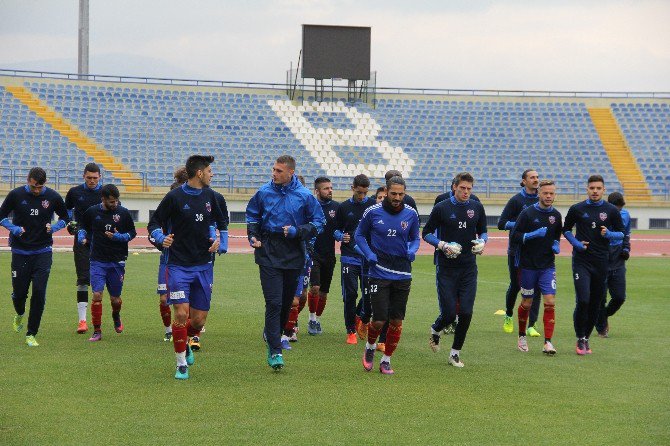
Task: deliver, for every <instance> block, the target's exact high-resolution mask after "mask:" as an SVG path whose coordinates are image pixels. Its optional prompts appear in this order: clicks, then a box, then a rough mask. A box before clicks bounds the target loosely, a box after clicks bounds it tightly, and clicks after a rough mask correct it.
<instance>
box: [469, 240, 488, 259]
mask: <svg viewBox="0 0 670 446" xmlns="http://www.w3.org/2000/svg"><path fill="white" fill-rule="evenodd" d="M471 241H472V249H471V251H472V253H473V254H477V255H480V254H482V253H483V252H484V247H485V246H486V241H485V240H484V239H481V238H478V239H474V240H471Z"/></svg>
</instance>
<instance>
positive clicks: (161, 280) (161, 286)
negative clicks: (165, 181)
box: [149, 167, 188, 342]
mask: <svg viewBox="0 0 670 446" xmlns="http://www.w3.org/2000/svg"><path fill="white" fill-rule="evenodd" d="M173 177H174V183H172V185H171V186H170V190H173V189H176V188H178V187H180V186H181V185H182V184H184V183H186V182H187V181H188V174H187V173H186V167H180V168H179V169H177V170H176V171H175V172H174V175H173ZM163 234H165V230H164V231H163ZM165 235H167V234H165ZM149 242H150V243H151V244H152V245H154V246H155V247H156V249H158V250H159V251H160V252H161V255H160V259H159V261H158V286H157V287H156V293H157V294H158V310H159V313H160V316H161V320H162V321H163V327H165V334H164V335H163V341H165V342H170V341H171V340H172V311H170V305H169V304H168V303H167V300H168V294H167V293H168V291H167V277H166V276H165V265H166V264H167V251H166V250H164V249H163V244H162V243H156V240H155V239H154V238H153V237H152V236H151V234H149Z"/></svg>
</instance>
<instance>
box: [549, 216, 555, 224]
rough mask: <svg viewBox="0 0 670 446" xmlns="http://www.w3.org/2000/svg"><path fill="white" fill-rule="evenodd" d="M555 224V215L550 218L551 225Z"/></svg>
mask: <svg viewBox="0 0 670 446" xmlns="http://www.w3.org/2000/svg"><path fill="white" fill-rule="evenodd" d="M554 223H556V217H554V216H553V215H550V216H549V224H550V225H553V224H554Z"/></svg>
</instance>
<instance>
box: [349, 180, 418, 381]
mask: <svg viewBox="0 0 670 446" xmlns="http://www.w3.org/2000/svg"><path fill="white" fill-rule="evenodd" d="M405 187H406V186H405V180H403V179H402V177H400V176H394V177H391V178H390V179H389V180H388V181H387V182H386V188H387V196H386V198H385V199H384V201H382V202H381V203H379V204H375V205H374V206H371V207H370V208H368V209H367V210H366V211H365V213H364V214H363V218H362V219H361V222H360V224H359V225H358V228H357V229H356V233H355V237H354V239H355V242H356V244H357V245H358V246H359V247H360V249H361V251H363V253H364V254H365V258H366V260H367V262H368V265H369V284H368V286H369V289H370V301H371V306H372V322H371V323H370V325H369V328H368V333H367V334H368V336H367V343H366V344H365V350H364V352H363V368H364V369H365V370H366V371H370V370H372V367H373V363H374V356H375V350H376V347H377V346H376V343H377V337H378V336H379V332H380V330H381V329H382V327H383V326H384V324H385V323H386V322H388V323H389V325H388V330H387V333H386V349H385V351H384V355H383V356H382V359H381V361H380V363H379V371H380V372H381V373H382V374H384V375H392V374H393V373H394V372H393V369H392V368H391V356H392V355H393V352H394V351H395V349H396V347H397V346H398V342H399V341H400V334H401V333H402V321H403V319H405V311H406V309H407V300H408V297H409V291H410V286H411V284H412V262H413V261H414V259H415V257H416V252H417V251H418V250H419V245H420V243H421V239H420V237H419V214H418V213H417V212H416V210H415V209H414V208H412V207H411V206H409V205H407V204H403V198H404V196H405ZM368 240H370V243H369V244H368Z"/></svg>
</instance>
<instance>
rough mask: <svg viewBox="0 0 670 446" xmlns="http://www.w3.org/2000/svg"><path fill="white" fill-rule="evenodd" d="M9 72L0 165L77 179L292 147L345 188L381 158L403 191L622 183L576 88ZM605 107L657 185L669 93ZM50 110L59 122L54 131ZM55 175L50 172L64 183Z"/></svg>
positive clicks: (229, 183) (264, 172) (158, 171)
mask: <svg viewBox="0 0 670 446" xmlns="http://www.w3.org/2000/svg"><path fill="white" fill-rule="evenodd" d="M20 83H21V84H22V87H23V88H22V89H21V88H20V87H17V86H16V85H17V81H16V80H13V83H8V82H3V80H2V79H0V100H1V101H0V125H1V126H2V128H1V130H0V150H1V152H2V164H1V165H0V167H3V168H6V169H9V168H14V169H18V168H23V167H28V166H29V165H32V164H39V165H45V166H48V167H49V168H51V169H54V170H56V171H61V170H63V171H65V170H69V171H70V174H71V175H74V176H75V177H76V178H78V172H76V173H73V172H72V166H73V165H77V166H82V165H84V164H85V163H86V162H89V161H96V162H99V163H101V164H102V165H103V167H104V168H105V169H106V170H107V171H108V172H110V174H111V175H114V176H115V177H116V178H117V179H118V180H119V181H121V182H123V183H124V185H125V186H126V188H127V190H139V185H140V184H141V185H142V187H144V188H146V187H159V188H160V187H167V186H168V185H169V184H170V183H171V181H172V171H173V170H174V168H175V166H176V165H178V164H179V163H180V162H181V161H182V160H184V159H186V157H187V156H188V155H189V154H192V153H194V152H202V153H210V154H213V155H214V156H215V157H216V158H217V161H218V162H217V166H218V168H219V172H221V171H222V172H223V173H222V174H221V175H218V176H217V178H216V181H215V186H218V187H228V188H254V187H257V186H258V185H259V184H261V183H262V182H264V181H267V180H268V178H269V166H270V165H271V164H272V161H273V160H274V159H275V158H276V157H277V156H278V155H279V154H282V153H291V154H293V155H294V156H295V157H296V159H297V161H298V165H299V166H300V173H301V174H302V175H304V176H306V177H308V178H310V177H311V178H313V177H316V176H319V175H324V174H325V175H329V176H331V177H332V178H333V179H334V183H335V184H334V186H335V187H336V188H337V189H347V188H348V186H349V184H350V181H351V177H352V176H353V175H355V174H357V173H360V172H364V173H368V174H369V175H371V176H372V177H374V178H380V177H381V176H382V175H383V173H384V171H385V170H387V169H389V168H397V169H399V170H401V171H403V172H404V174H405V175H406V176H408V177H411V178H413V180H414V181H413V190H415V191H416V190H418V191H430V192H436V191H441V190H442V189H443V188H444V186H445V185H446V184H447V182H448V180H449V179H450V178H451V176H452V175H453V174H454V173H455V172H458V171H461V170H469V171H470V172H472V173H473V175H474V176H475V178H477V179H481V180H482V181H484V183H485V185H486V186H485V187H484V186H483V185H482V184H481V182H480V183H479V190H482V189H486V193H494V194H495V193H500V194H508V193H510V192H511V191H513V190H514V189H515V188H516V187H517V184H518V183H517V180H516V179H517V177H518V175H519V172H520V171H521V170H523V169H524V168H525V167H527V166H534V167H535V168H536V169H538V171H540V172H541V173H542V174H543V175H545V176H551V177H552V178H553V179H554V180H556V181H557V182H558V183H559V184H562V185H564V187H565V189H566V190H570V191H572V190H573V189H574V187H575V185H580V186H581V185H582V184H583V181H584V179H585V178H586V177H587V176H588V175H589V174H590V173H593V172H598V173H601V174H603V175H604V176H605V178H606V179H607V181H608V190H610V191H613V190H620V189H621V187H622V185H621V183H624V184H623V185H624V186H626V181H633V180H630V179H628V178H623V179H622V172H626V171H628V170H630V169H627V168H625V167H624V168H621V167H619V168H618V170H617V169H616V168H615V167H614V166H613V163H612V162H611V160H613V159H614V158H612V155H611V153H608V151H606V149H605V147H604V145H603V141H602V140H601V136H602V134H601V135H599V131H598V130H597V129H596V126H595V125H594V120H593V119H592V116H591V115H590V111H591V110H590V109H589V108H587V102H586V100H585V101H580V100H571V101H567V100H566V101H560V100H542V99H537V98H536V99H535V100H533V101H529V100H523V98H514V97H508V98H497V99H487V98H482V99H480V98H474V99H472V100H458V99H454V98H448V97H444V98H443V97H439V98H435V97H431V96H428V95H425V96H421V97H417V98H416V99H412V98H407V97H402V96H400V95H396V96H394V95H384V96H380V97H379V98H378V99H377V101H376V104H375V105H376V107H372V106H371V105H370V104H367V103H363V102H357V103H356V104H347V103H345V102H344V101H342V100H339V101H338V100H333V101H330V102H321V103H319V102H311V101H309V98H307V99H308V100H307V101H305V102H302V103H299V104H296V103H292V102H291V101H289V99H288V97H287V96H286V95H285V94H284V92H283V91H280V90H275V91H272V90H267V89H266V90H262V89H251V88H248V89H240V88H238V89H226V88H213V87H196V86H178V87H176V86H167V85H140V84H122V83H112V82H87V81H77V80H67V81H66V80H50V79H39V80H35V79H31V80H23V79H21V82H20ZM10 84H11V85H12V86H10ZM24 92H25V94H24ZM21 95H24V96H23V97H22V96H21ZM30 101H33V102H32V104H33V105H30V104H31V102H30ZM26 104H28V105H26ZM611 108H612V112H613V113H611V114H612V116H613V119H612V120H613V121H614V118H615V120H616V121H614V122H615V124H616V122H618V123H619V124H620V126H621V132H622V134H624V135H625V138H624V140H625V141H627V143H628V147H630V149H629V150H628V149H627V152H629V153H631V154H632V155H633V156H634V158H635V159H634V161H633V162H634V163H635V160H637V162H638V165H639V167H638V170H639V171H640V172H641V174H640V183H644V182H645V181H646V182H648V183H649V184H651V185H652V190H651V192H653V193H654V194H657V195H665V194H667V187H668V186H667V183H668V180H669V178H670V177H669V176H668V165H669V161H670V160H669V159H668V158H669V155H668V128H669V123H670V119H669V115H670V111H669V108H668V105H667V104H661V105H659V104H653V106H652V104H641V105H639V104H636V105H635V106H633V105H632V104H630V103H615V104H612V107H611ZM52 111H53V114H50V113H51V112H52ZM40 114H42V118H40ZM50 116H51V118H49V117H50ZM49 119H52V120H53V119H55V120H56V123H57V124H58V122H60V123H61V124H62V125H64V126H65V127H63V128H64V129H65V130H64V131H57V130H55V128H56V126H54V125H53V124H52V125H48V124H47V122H49ZM59 120H60V121H59ZM63 175H64V176H63V177H62V181H61V182H70V181H71V179H72V178H70V177H69V176H67V174H65V173H63ZM3 181H4V180H3ZM377 182H378V181H377ZM134 187H136V188H137V189H133V188H134ZM626 187H627V186H626ZM644 187H645V188H646V185H645V186H644ZM642 195H644V194H642ZM641 197H642V196H641ZM646 197H647V199H648V198H649V197H650V195H649V194H647V195H646ZM640 199H644V197H642V198H640Z"/></svg>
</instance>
